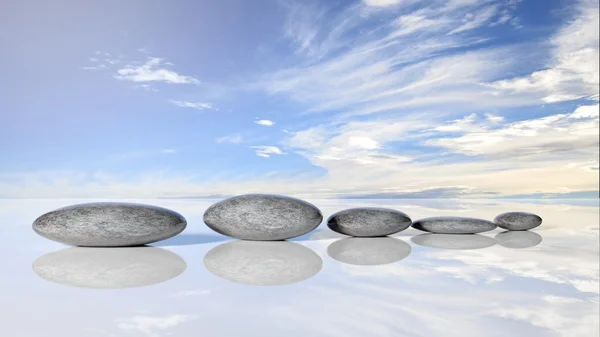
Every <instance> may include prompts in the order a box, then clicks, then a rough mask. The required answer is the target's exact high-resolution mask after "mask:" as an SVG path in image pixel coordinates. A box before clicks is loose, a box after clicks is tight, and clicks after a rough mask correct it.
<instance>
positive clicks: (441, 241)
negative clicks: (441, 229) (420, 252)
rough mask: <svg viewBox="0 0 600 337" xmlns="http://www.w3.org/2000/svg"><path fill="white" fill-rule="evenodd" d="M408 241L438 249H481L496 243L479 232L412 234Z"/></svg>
mask: <svg viewBox="0 0 600 337" xmlns="http://www.w3.org/2000/svg"><path fill="white" fill-rule="evenodd" d="M410 241H412V242H413V243H415V244H417V245H419V246H425V247H431V248H440V249H459V250H470V249H482V248H488V247H491V246H493V245H495V244H496V240H494V239H492V238H490V237H487V236H484V235H479V234H434V233H426V234H420V235H417V236H413V237H412V238H411V239H410Z"/></svg>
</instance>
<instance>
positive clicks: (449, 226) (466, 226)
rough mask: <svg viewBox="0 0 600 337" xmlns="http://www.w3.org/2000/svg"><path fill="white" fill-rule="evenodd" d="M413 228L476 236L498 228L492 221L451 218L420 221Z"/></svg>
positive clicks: (433, 218)
mask: <svg viewBox="0 0 600 337" xmlns="http://www.w3.org/2000/svg"><path fill="white" fill-rule="evenodd" d="M412 226H413V228H416V229H420V230H422V231H426V232H431V233H439V234H475V233H481V232H487V231H491V230H493V229H495V228H496V224H494V223H493V222H491V221H487V220H483V219H476V218H463V217H450V216H448V217H432V218H425V219H419V220H417V221H415V222H414V223H413V224H412Z"/></svg>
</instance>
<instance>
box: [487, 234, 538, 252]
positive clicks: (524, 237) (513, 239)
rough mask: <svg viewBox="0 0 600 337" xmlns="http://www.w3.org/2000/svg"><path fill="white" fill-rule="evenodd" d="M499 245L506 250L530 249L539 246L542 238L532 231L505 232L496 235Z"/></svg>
mask: <svg viewBox="0 0 600 337" xmlns="http://www.w3.org/2000/svg"><path fill="white" fill-rule="evenodd" d="M495 238H496V241H498V244H499V245H501V246H503V247H506V248H529V247H534V246H537V245H539V244H540V243H541V242H542V236H541V235H539V234H538V233H536V232H530V231H505V232H501V233H498V234H496V237H495Z"/></svg>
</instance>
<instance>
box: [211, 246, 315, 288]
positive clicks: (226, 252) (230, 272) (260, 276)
mask: <svg viewBox="0 0 600 337" xmlns="http://www.w3.org/2000/svg"><path fill="white" fill-rule="evenodd" d="M204 265H205V266H206V269H208V270H209V271H210V272H211V273H213V274H215V275H216V276H219V277H221V278H224V279H226V280H230V281H232V282H236V283H241V284H246V285H255V286H274V285H285V284H291V283H296V282H301V281H304V280H306V279H308V278H311V277H313V276H314V275H316V274H317V273H318V272H319V271H320V270H321V268H322V267H323V260H321V257H319V255H317V254H316V253H315V252H313V251H312V250H310V249H308V248H306V247H304V246H303V245H300V244H297V243H294V242H288V241H269V242H261V241H231V242H227V243H223V244H220V245H218V246H216V247H214V248H213V249H211V250H209V251H208V253H206V255H205V256H204Z"/></svg>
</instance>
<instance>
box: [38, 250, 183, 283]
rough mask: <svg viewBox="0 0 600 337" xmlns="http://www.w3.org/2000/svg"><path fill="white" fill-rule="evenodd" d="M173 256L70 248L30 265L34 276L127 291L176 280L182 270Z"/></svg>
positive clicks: (43, 257)
mask: <svg viewBox="0 0 600 337" xmlns="http://www.w3.org/2000/svg"><path fill="white" fill-rule="evenodd" d="M186 267H187V265H186V263H185V261H184V260H183V259H182V258H181V257H180V256H179V255H177V254H175V253H173V252H170V251H168V250H166V249H162V248H155V247H122V248H81V247H73V248H67V249H63V250H59V251H56V252H52V253H48V254H46V255H43V256H41V257H40V258H38V259H37V260H36V261H35V262H34V263H33V270H34V271H35V273H36V274H38V276H40V277H42V278H44V279H46V280H48V281H52V282H57V283H62V284H65V285H69V286H74V287H86V288H131V287H141V286H147V285H151V284H156V283H160V282H164V281H167V280H170V279H172V278H174V277H177V276H178V275H180V274H181V273H183V271H184V270H185V269H186Z"/></svg>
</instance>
